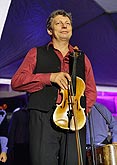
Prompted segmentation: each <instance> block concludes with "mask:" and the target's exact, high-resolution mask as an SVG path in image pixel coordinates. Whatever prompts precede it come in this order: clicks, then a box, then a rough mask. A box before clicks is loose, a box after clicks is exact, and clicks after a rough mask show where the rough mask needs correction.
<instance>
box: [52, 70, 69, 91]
mask: <svg viewBox="0 0 117 165" xmlns="http://www.w3.org/2000/svg"><path fill="white" fill-rule="evenodd" d="M50 81H51V82H54V83H57V84H58V85H59V86H60V87H61V88H62V89H68V81H71V77H70V75H69V74H68V73H67V72H57V73H51V76H50Z"/></svg>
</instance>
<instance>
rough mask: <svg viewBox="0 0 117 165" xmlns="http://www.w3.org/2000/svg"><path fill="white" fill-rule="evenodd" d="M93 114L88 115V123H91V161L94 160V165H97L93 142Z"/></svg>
mask: <svg viewBox="0 0 117 165" xmlns="http://www.w3.org/2000/svg"><path fill="white" fill-rule="evenodd" d="M90 119H91V113H90V112H89V113H88V123H89V132H90V144H91V160H92V165H96V164H97V163H96V162H97V161H96V153H95V146H94V142H93V131H92V127H91V121H90Z"/></svg>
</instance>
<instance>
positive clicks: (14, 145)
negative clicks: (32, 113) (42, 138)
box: [8, 107, 29, 165]
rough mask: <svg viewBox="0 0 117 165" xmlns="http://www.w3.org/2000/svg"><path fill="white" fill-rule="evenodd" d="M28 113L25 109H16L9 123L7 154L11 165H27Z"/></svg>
mask: <svg viewBox="0 0 117 165" xmlns="http://www.w3.org/2000/svg"><path fill="white" fill-rule="evenodd" d="M28 122H29V112H28V110H27V108H25V107H22V108H16V109H15V110H14V111H13V115H12V117H11V119H10V121H9V129H8V153H9V161H11V164H12V165H13V164H14V165H21V164H22V165H29V144H28V143H29V130H28V127H29V123H28Z"/></svg>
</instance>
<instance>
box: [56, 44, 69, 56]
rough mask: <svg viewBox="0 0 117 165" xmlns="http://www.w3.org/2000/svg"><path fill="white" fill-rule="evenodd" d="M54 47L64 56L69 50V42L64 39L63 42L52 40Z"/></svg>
mask: <svg viewBox="0 0 117 165" xmlns="http://www.w3.org/2000/svg"><path fill="white" fill-rule="evenodd" d="M53 45H54V48H55V49H57V50H59V51H60V52H61V53H62V55H63V56H65V55H66V54H67V52H68V51H69V48H68V45H69V43H68V42H66V41H63V42H53Z"/></svg>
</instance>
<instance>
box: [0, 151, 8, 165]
mask: <svg viewBox="0 0 117 165" xmlns="http://www.w3.org/2000/svg"><path fill="white" fill-rule="evenodd" d="M0 161H1V162H4V163H5V162H6V161H7V153H6V152H2V153H1V154H0Z"/></svg>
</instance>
